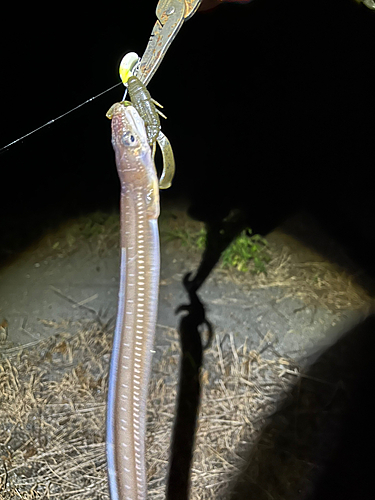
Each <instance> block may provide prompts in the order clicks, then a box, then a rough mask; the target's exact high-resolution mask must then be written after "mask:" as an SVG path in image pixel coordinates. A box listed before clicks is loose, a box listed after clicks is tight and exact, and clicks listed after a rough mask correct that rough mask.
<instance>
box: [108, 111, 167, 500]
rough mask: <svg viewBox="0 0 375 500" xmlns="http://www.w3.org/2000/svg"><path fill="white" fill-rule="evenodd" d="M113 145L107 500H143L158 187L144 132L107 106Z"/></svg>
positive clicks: (136, 119) (129, 116) (133, 114)
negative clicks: (115, 237)
mask: <svg viewBox="0 0 375 500" xmlns="http://www.w3.org/2000/svg"><path fill="white" fill-rule="evenodd" d="M107 116H108V117H109V118H111V119H112V145H113V148H114V151H115V156H116V166H117V170H118V174H119V178H120V182H121V271H120V289H119V300H118V312H117V320H116V329H115V334H114V341H113V351H112V358H111V366H110V374H109V388H108V406H107V462H108V477H109V489H110V495H111V500H144V499H146V497H147V485H146V462H145V439H146V400H147V392H148V383H149V378H150V371H151V360H152V348H153V342H154V332H155V324H156V315H157V303H158V290H159V272H160V255H159V233H158V225H157V219H158V216H159V188H158V179H157V175H156V170H155V165H154V162H153V159H152V153H151V148H150V146H149V144H148V142H147V133H146V129H145V125H144V123H143V121H142V119H141V118H140V116H139V114H138V112H137V111H136V109H135V108H134V106H132V105H131V104H130V103H128V102H121V103H116V104H114V105H113V106H112V107H111V109H110V110H109V111H108V113H107Z"/></svg>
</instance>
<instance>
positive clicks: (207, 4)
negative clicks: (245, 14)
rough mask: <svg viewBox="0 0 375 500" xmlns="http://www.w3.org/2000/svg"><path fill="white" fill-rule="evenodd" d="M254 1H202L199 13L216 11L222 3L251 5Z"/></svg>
mask: <svg viewBox="0 0 375 500" xmlns="http://www.w3.org/2000/svg"><path fill="white" fill-rule="evenodd" d="M249 2H252V0H202V3H201V5H200V7H199V9H198V12H203V11H205V10H210V9H214V8H215V7H217V6H218V5H219V4H221V3H249Z"/></svg>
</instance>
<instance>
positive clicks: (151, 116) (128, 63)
mask: <svg viewBox="0 0 375 500" xmlns="http://www.w3.org/2000/svg"><path fill="white" fill-rule="evenodd" d="M139 64H140V59H139V57H138V55H137V54H136V53H135V52H129V53H128V54H126V55H125V56H124V57H123V59H122V61H121V63H120V70H119V72H120V77H121V80H122V82H123V84H124V85H125V86H126V89H127V91H125V94H124V98H123V100H124V99H125V97H126V94H127V92H129V97H130V100H131V103H132V104H133V106H134V107H135V109H136V110H137V112H138V113H139V115H140V117H141V118H142V120H143V121H144V124H145V127H146V132H147V139H148V143H149V144H150V146H151V147H152V151H153V157H155V151H156V143H158V145H159V147H160V150H161V154H162V157H163V170H162V174H161V177H160V180H159V189H167V188H169V187H170V186H171V184H172V179H173V176H174V172H175V161H174V155H173V150H172V146H171V143H170V142H169V140H168V138H167V137H166V136H165V135H164V134H163V132H162V131H161V127H160V119H159V115H161V116H162V117H163V118H166V116H165V115H164V114H163V113H162V112H161V111H160V110H159V109H157V108H156V106H159V107H161V108H162V106H161V104H159V103H158V102H157V101H155V100H154V99H153V98H152V97H151V95H150V93H149V91H148V90H147V88H146V86H145V85H144V84H143V83H142V82H141V81H140V80H139V78H137V77H136V76H134V73H135V72H136V71H137V69H138V67H139Z"/></svg>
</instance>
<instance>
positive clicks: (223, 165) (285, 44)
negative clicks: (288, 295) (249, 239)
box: [0, 0, 375, 241]
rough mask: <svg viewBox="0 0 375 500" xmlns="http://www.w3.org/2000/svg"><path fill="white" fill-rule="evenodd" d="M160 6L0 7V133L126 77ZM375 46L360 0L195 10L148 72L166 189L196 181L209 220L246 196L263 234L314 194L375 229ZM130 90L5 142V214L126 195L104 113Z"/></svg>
mask: <svg viewBox="0 0 375 500" xmlns="http://www.w3.org/2000/svg"><path fill="white" fill-rule="evenodd" d="M155 4H156V2H154V1H146V2H145V1H143V2H138V1H130V0H128V1H126V2H122V3H114V2H107V3H105V4H103V5H101V7H100V9H99V8H97V7H96V6H93V5H92V4H87V6H86V7H85V6H83V5H82V4H78V6H76V7H71V8H68V7H66V6H65V5H63V4H59V5H58V6H56V5H54V6H51V9H50V11H47V12H46V11H45V8H44V7H43V8H42V7H36V6H35V5H34V4H32V5H31V4H30V5H28V6H26V8H25V7H23V8H22V10H21V9H19V8H18V7H16V6H15V7H14V8H13V11H12V12H11V13H9V14H8V15H7V16H4V17H3V24H4V28H6V29H4V30H3V35H2V36H3V37H4V39H3V41H2V113H1V121H2V127H1V129H2V134H1V145H5V144H7V143H8V142H10V141H12V140H14V139H16V138H18V137H19V136H21V135H23V134H25V133H27V132H29V131H30V130H32V129H33V128H35V127H38V126H40V125H42V124H43V123H45V122H47V121H49V120H51V119H53V118H55V117H56V116H58V115H60V114H61V113H64V112H66V111H68V110H69V109H71V108H72V107H74V106H76V105H78V104H80V103H81V102H83V101H85V100H86V99H88V98H90V97H92V96H94V95H96V94H97V93H99V92H101V91H102V90H105V89H106V88H108V87H110V86H111V85H114V84H115V83H116V82H117V81H119V78H118V65H119V62H120V60H121V58H122V56H123V55H124V54H125V53H127V52H129V51H135V52H137V53H138V54H140V55H141V54H142V53H143V50H144V48H145V46H146V44H147V41H148V38H149V35H150V33H151V30H152V27H153V25H154V22H155ZM374 46H375V13H374V12H372V11H370V10H368V9H367V8H365V7H363V6H362V5H358V4H356V3H355V2H354V1H353V0H316V1H314V2H313V3H311V2H301V1H297V0H284V1H280V0H267V1H265V0H255V1H253V2H252V3H250V4H247V5H222V6H219V7H218V8H217V9H215V10H213V11H210V12H205V13H198V14H196V15H195V16H194V17H193V18H192V19H191V20H190V21H188V22H187V23H186V24H185V25H184V26H183V28H182V29H181V31H180V33H179V34H178V36H177V38H176V40H175V41H174V42H173V44H172V46H171V48H170V49H169V51H168V53H167V55H166V57H165V59H164V61H163V63H162V64H161V66H160V68H159V70H158V71H157V73H156V75H155V76H154V78H153V80H152V81H151V83H150V85H149V90H150V92H151V95H153V96H154V97H155V98H156V99H157V100H158V101H159V102H161V103H162V104H163V105H164V108H165V113H166V115H167V116H168V120H167V121H164V120H163V121H162V128H163V131H164V132H165V133H166V135H167V136H168V137H169V138H170V140H171V142H172V145H173V147H174V151H175V156H176V169H177V170H176V178H175V182H174V185H173V188H172V189H171V190H170V192H169V193H165V195H164V196H175V197H179V196H182V194H183V193H184V194H187V195H188V196H189V197H190V199H191V200H193V201H194V203H195V206H196V209H195V213H196V214H199V216H201V217H203V218H204V217H205V215H204V214H205V213H206V212H207V211H214V212H217V211H220V210H221V209H220V206H222V207H223V208H222V211H223V212H225V210H227V208H228V207H229V206H233V205H241V206H243V207H245V208H246V210H248V212H249V213H251V217H252V221H253V224H252V225H253V226H254V228H255V229H258V230H260V231H263V232H265V231H267V230H268V228H269V227H272V226H274V225H276V224H277V223H278V221H279V219H281V218H283V217H284V215H285V214H286V213H288V212H289V211H293V210H295V208H296V207H299V206H301V205H302V204H303V205H306V206H307V205H309V206H312V207H313V210H314V211H315V212H317V213H318V212H319V214H323V217H322V218H323V219H327V220H328V219H332V221H333V222H332V227H335V228H336V229H337V230H338V229H339V227H340V228H341V229H343V230H344V232H350V234H351V239H356V238H359V237H363V238H365V240H366V241H367V240H368V241H374V237H375V233H374V231H373V224H372V218H373V208H374V207H373V204H374V202H373V183H372V181H371V179H372V173H373V172H372V171H373V166H374V161H375V160H374V157H375V155H374V147H375V146H374V144H375V141H374V116H375V114H374V107H375V106H374V80H373V76H374V63H373V47H374ZM121 97H122V88H121V87H119V88H116V89H115V90H112V91H111V92H109V93H107V94H105V95H104V96H102V97H101V98H99V99H97V100H96V101H94V102H91V103H89V104H87V105H86V106H84V107H82V108H81V109H79V110H78V111H76V112H74V113H72V114H70V115H69V116H67V117H65V118H63V119H61V120H59V121H58V122H56V123H54V124H53V125H51V126H49V127H48V128H45V129H43V130H42V131H40V132H37V133H35V134H34V135H32V136H31V137H28V138H27V139H25V140H24V141H23V142H22V143H18V144H16V145H14V146H12V147H11V148H10V149H9V150H8V151H6V152H3V153H2V154H1V155H0V162H1V172H2V176H3V179H4V180H3V182H2V197H3V203H2V208H3V211H4V212H8V213H13V214H14V213H15V211H18V212H23V211H24V210H26V211H27V212H28V213H29V212H30V211H37V210H42V211H46V210H49V209H52V208H54V209H57V210H60V211H64V210H65V209H66V208H67V209H68V210H70V211H73V212H74V210H76V211H82V210H86V209H89V208H94V209H95V208H100V207H105V206H113V205H117V203H118V196H119V184H118V180H117V173H116V169H115V165H114V157H113V153H112V148H111V144H110V122H109V121H108V120H107V119H106V117H105V112H106V111H107V109H108V108H109V107H110V105H111V104H112V103H113V102H115V101H117V100H120V99H121ZM4 212H3V213H4ZM336 226H337V227H336ZM341 226H342V227H341Z"/></svg>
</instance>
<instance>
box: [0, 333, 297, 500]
mask: <svg viewBox="0 0 375 500" xmlns="http://www.w3.org/2000/svg"><path fill="white" fill-rule="evenodd" d="M167 330H168V329H167ZM111 342H112V335H111V334H109V333H108V332H105V331H102V330H101V329H100V328H99V327H98V326H97V325H93V324H92V325H89V326H86V327H81V328H80V329H79V330H78V331H77V333H76V334H75V335H71V334H61V335H58V336H56V337H53V338H51V339H49V340H47V341H43V342H40V344H38V345H37V346H36V348H34V349H33V350H31V351H26V350H18V351H17V349H14V348H13V349H10V350H9V352H4V353H3V356H2V358H1V364H0V457H1V463H0V498H1V499H2V500H13V499H14V500H15V499H19V498H22V499H24V500H29V499H39V498H40V499H42V498H46V499H49V498H51V499H52V498H58V499H62V500H63V499H65V498H66V499H67V498H69V499H73V500H74V499H78V498H79V499H85V498H90V499H98V500H99V499H100V500H104V499H107V498H108V493H107V476H106V456H105V445H104V439H105V437H104V432H105V400H106V385H107V370H108V362H109V357H110V349H111ZM162 351H163V354H162V357H161V362H159V363H157V364H156V365H155V366H154V370H153V375H152V381H151V385H150V395H149V403H148V433H147V449H148V452H147V453H148V457H147V459H148V479H149V497H150V498H151V499H155V500H156V499H162V498H164V487H165V480H166V472H167V463H168V452H169V445H170V441H171V431H172V422H173V416H174V405H175V398H176V390H177V378H178V370H177V369H176V367H177V366H178V363H179V345H178V340H177V334H176V332H174V331H169V335H167V342H166V346H164V347H163V348H162ZM297 378H298V370H297V368H296V367H295V366H293V365H292V364H291V363H290V362H289V361H287V360H284V359H279V360H277V361H266V360H264V359H262V358H261V357H260V356H259V355H258V354H257V353H256V352H254V351H248V349H247V347H246V345H243V346H241V347H240V348H236V347H235V345H234V340H233V337H232V336H228V335H226V337H225V338H224V339H220V336H219V335H217V336H216V340H215V342H214V344H213V346H212V347H211V349H210V350H209V351H208V352H207V353H206V357H205V367H204V370H203V371H202V383H203V401H202V407H201V413H200V419H199V430H198V435H197V441H196V450H195V455H194V464H193V471H192V496H191V498H192V499H196V500H198V499H201V500H204V499H209V498H218V495H219V496H220V491H222V490H223V487H224V486H225V485H226V484H227V483H228V481H229V480H233V477H234V476H236V474H237V473H238V472H239V471H240V470H241V466H242V462H243V459H242V458H240V455H241V450H242V449H243V448H246V449H248V448H249V446H250V447H251V445H252V444H253V443H254V442H255V440H256V439H257V437H258V435H259V432H260V429H262V427H263V425H264V423H265V422H266V419H267V417H268V416H269V415H270V414H271V413H273V412H274V411H275V409H276V408H277V406H278V404H279V402H280V401H281V400H282V399H283V398H285V394H287V393H288V392H289V391H290V389H291V387H292V385H293V384H294V383H295V382H296V380H297Z"/></svg>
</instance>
